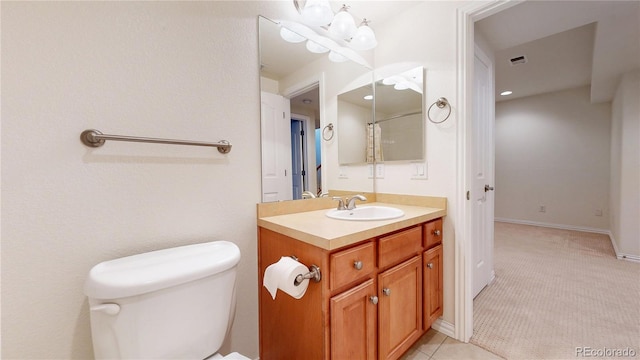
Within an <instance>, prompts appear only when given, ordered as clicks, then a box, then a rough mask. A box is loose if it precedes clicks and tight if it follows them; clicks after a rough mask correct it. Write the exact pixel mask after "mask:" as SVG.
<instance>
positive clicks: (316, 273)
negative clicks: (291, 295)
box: [291, 255, 322, 286]
mask: <svg viewBox="0 0 640 360" xmlns="http://www.w3.org/2000/svg"><path fill="white" fill-rule="evenodd" d="M291 258H292V259H293V260H295V261H298V258H297V257H296V256H295V255H291ZM310 268H311V269H310V270H309V272H308V273H306V274H298V276H296V279H295V280H294V282H293V285H295V286H298V285H300V284H301V283H302V281H304V280H305V279H309V280H313V281H315V282H320V280H321V279H322V274H321V273H320V267H319V266H317V265H311V266H310Z"/></svg>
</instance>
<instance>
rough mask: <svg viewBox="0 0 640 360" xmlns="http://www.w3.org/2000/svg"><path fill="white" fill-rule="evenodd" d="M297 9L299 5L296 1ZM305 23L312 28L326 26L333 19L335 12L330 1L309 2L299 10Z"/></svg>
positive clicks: (311, 0) (312, 0)
mask: <svg viewBox="0 0 640 360" xmlns="http://www.w3.org/2000/svg"><path fill="white" fill-rule="evenodd" d="M294 5H295V7H296V9H298V8H299V5H298V4H297V2H296V1H294ZM299 11H300V14H301V15H302V19H303V20H304V22H305V23H307V24H309V25H312V26H326V25H329V23H331V20H332V19H333V11H332V10H331V5H330V4H329V1H328V0H307V1H306V3H305V4H304V7H303V8H302V9H300V10H299Z"/></svg>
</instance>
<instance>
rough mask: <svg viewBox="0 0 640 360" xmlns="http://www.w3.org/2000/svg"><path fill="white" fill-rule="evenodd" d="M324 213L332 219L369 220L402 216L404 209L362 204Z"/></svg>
mask: <svg viewBox="0 0 640 360" xmlns="http://www.w3.org/2000/svg"><path fill="white" fill-rule="evenodd" d="M326 215H327V216H328V217H330V218H332V219H338V220H353V221H369V220H389V219H395V218H399V217H401V216H404V211H402V210H400V209H396V208H392V207H388V206H362V207H357V208H355V209H353V210H336V209H333V210H329V211H327V213H326Z"/></svg>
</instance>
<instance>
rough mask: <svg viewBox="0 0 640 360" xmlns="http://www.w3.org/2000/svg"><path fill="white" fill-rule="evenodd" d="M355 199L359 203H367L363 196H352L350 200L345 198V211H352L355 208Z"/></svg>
mask: <svg viewBox="0 0 640 360" xmlns="http://www.w3.org/2000/svg"><path fill="white" fill-rule="evenodd" d="M356 199H358V200H360V201H367V198H366V197H364V195H353V197H352V198H350V199H349V198H347V210H353V209H355V208H356Z"/></svg>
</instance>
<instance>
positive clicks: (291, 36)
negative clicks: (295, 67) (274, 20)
mask: <svg viewBox="0 0 640 360" xmlns="http://www.w3.org/2000/svg"><path fill="white" fill-rule="evenodd" d="M280 37H282V38H283V39H284V40H286V41H288V42H290V43H299V42H303V41H305V40H307V38H305V37H304V36H302V35H299V34H296V33H294V32H293V31H291V30H289V29H287V28H285V27H283V28H281V29H280Z"/></svg>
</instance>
